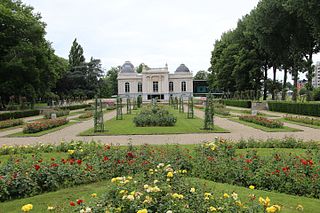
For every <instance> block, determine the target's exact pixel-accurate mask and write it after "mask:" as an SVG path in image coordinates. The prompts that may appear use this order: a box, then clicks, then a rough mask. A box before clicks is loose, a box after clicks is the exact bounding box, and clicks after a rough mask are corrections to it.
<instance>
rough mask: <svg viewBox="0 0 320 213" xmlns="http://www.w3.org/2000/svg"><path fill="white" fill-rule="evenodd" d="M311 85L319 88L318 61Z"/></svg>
mask: <svg viewBox="0 0 320 213" xmlns="http://www.w3.org/2000/svg"><path fill="white" fill-rule="evenodd" d="M312 85H313V86H314V87H319V86H320V62H319V61H318V62H317V63H316V65H315V72H314V77H313V79H312Z"/></svg>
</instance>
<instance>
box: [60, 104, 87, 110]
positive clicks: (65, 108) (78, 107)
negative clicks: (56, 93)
mask: <svg viewBox="0 0 320 213" xmlns="http://www.w3.org/2000/svg"><path fill="white" fill-rule="evenodd" d="M87 107H91V105H90V104H79V105H70V106H63V107H59V109H62V110H76V109H83V108H87Z"/></svg>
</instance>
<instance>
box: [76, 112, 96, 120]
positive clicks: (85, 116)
mask: <svg viewBox="0 0 320 213" xmlns="http://www.w3.org/2000/svg"><path fill="white" fill-rule="evenodd" d="M92 116H93V113H92V112H91V111H89V112H85V113H83V114H82V115H80V116H79V118H80V119H87V118H91V117H92Z"/></svg>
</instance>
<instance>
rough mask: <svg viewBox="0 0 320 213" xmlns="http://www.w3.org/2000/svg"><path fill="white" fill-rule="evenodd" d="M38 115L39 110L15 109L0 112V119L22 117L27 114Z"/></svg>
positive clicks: (27, 115)
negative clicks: (13, 110)
mask: <svg viewBox="0 0 320 213" xmlns="http://www.w3.org/2000/svg"><path fill="white" fill-rule="evenodd" d="M35 115H40V110H38V109H34V110H23V111H15V112H5V113H0V121H4V120H8V119H15V118H24V117H29V116H35Z"/></svg>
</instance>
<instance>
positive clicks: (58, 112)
mask: <svg viewBox="0 0 320 213" xmlns="http://www.w3.org/2000/svg"><path fill="white" fill-rule="evenodd" d="M69 113H70V110H48V111H45V112H44V113H43V114H44V117H45V118H46V119H51V115H52V114H56V116H57V118H58V117H62V116H66V115H69Z"/></svg>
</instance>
